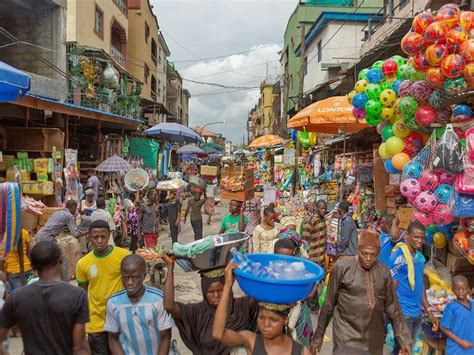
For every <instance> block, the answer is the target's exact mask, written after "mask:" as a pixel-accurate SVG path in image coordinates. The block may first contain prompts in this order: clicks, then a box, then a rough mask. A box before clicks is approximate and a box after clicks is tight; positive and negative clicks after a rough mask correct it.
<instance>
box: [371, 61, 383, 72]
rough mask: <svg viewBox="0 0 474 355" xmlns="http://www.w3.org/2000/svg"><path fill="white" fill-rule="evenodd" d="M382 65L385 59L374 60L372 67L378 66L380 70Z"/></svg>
mask: <svg viewBox="0 0 474 355" xmlns="http://www.w3.org/2000/svg"><path fill="white" fill-rule="evenodd" d="M382 66H383V60H377V61H375V62H374V64H372V68H376V69H379V70H382Z"/></svg>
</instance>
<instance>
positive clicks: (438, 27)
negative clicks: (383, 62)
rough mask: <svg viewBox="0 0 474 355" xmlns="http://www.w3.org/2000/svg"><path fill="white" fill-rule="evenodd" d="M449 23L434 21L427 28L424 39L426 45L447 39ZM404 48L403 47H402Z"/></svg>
mask: <svg viewBox="0 0 474 355" xmlns="http://www.w3.org/2000/svg"><path fill="white" fill-rule="evenodd" d="M448 31H449V28H448V25H446V24H445V23H442V22H433V23H432V24H431V25H429V26H428V27H427V28H426V31H425V35H424V36H423V39H424V41H425V44H426V45H430V44H434V43H436V42H440V43H443V42H444V41H445V37H446V33H448ZM402 49H403V47H402Z"/></svg>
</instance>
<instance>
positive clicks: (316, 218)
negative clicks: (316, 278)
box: [301, 200, 328, 268]
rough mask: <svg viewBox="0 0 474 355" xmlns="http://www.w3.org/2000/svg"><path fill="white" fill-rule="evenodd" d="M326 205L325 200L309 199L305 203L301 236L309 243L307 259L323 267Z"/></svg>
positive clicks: (325, 238)
mask: <svg viewBox="0 0 474 355" xmlns="http://www.w3.org/2000/svg"><path fill="white" fill-rule="evenodd" d="M327 208H328V205H327V203H326V201H324V200H319V201H317V202H314V201H309V202H308V203H307V204H306V205H305V209H306V216H305V217H304V221H303V226H302V233H301V236H302V238H303V239H304V240H305V241H306V242H307V243H308V244H309V250H308V254H309V259H310V260H311V261H312V262H315V263H316V264H318V265H320V266H322V267H323V268H325V264H326V262H325V259H326V240H327V226H326V219H325V216H326V213H327Z"/></svg>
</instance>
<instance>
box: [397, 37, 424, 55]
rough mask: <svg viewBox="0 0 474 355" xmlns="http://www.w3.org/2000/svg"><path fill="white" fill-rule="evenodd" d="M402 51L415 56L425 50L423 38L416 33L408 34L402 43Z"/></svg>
mask: <svg viewBox="0 0 474 355" xmlns="http://www.w3.org/2000/svg"><path fill="white" fill-rule="evenodd" d="M401 47H402V51H403V52H404V53H405V54H408V55H415V54H416V53H418V52H419V51H421V49H422V48H423V36H422V35H420V34H419V33H416V32H408V33H407V34H406V35H405V36H404V37H403V38H402V42H401Z"/></svg>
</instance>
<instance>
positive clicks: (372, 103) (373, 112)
mask: <svg viewBox="0 0 474 355" xmlns="http://www.w3.org/2000/svg"><path fill="white" fill-rule="evenodd" d="M365 112H366V115H368V116H372V117H375V116H379V117H380V119H382V117H381V116H380V115H381V113H382V104H381V103H380V101H378V100H369V101H367V103H366V104H365Z"/></svg>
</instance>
